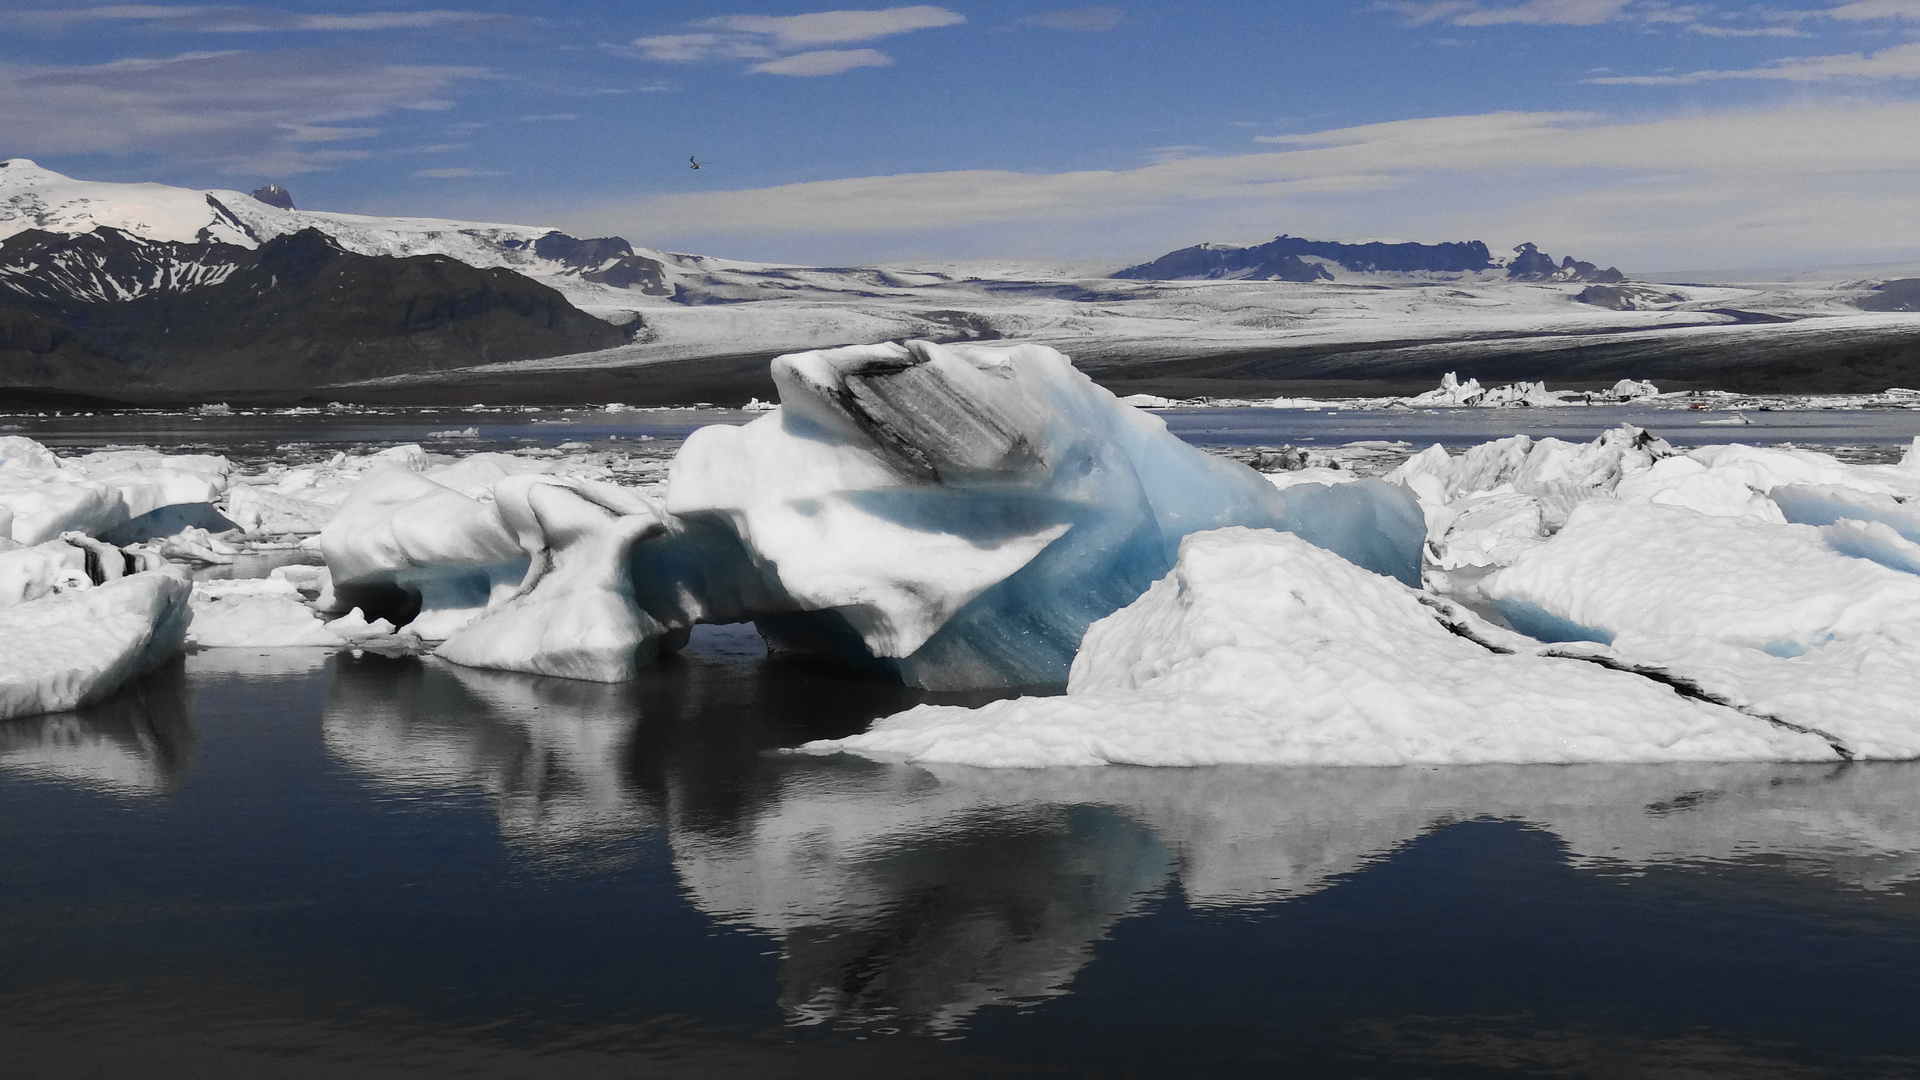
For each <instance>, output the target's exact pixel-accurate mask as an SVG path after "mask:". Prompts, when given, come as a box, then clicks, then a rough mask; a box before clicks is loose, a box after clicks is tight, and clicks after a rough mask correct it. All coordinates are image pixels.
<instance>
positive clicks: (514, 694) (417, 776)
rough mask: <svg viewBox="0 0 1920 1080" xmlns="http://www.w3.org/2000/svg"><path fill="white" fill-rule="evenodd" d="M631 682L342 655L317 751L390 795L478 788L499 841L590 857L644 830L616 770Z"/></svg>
mask: <svg viewBox="0 0 1920 1080" xmlns="http://www.w3.org/2000/svg"><path fill="white" fill-rule="evenodd" d="M637 700H638V699H637V695H636V691H635V684H632V683H613V684H606V683H589V682H580V681H577V680H573V679H554V678H545V677H541V676H523V675H515V674H511V673H507V672H497V671H483V670H479V669H476V668H465V667H460V666H458V665H455V664H448V663H443V662H438V661H428V662H424V663H423V662H420V661H417V660H414V659H411V658H398V659H395V658H390V657H383V656H378V655H375V654H371V653H369V654H365V655H362V656H360V657H357V658H355V657H346V656H342V657H341V658H340V659H339V661H338V662H337V666H336V667H335V669H334V677H333V684H332V688H331V693H330V694H329V695H328V699H327V706H326V711H325V713H324V714H323V717H322V720H321V733H322V737H323V739H324V741H325V744H326V747H327V751H328V752H329V753H330V754H332V755H333V757H334V758H336V759H337V760H339V761H340V762H342V763H343V764H345V765H347V766H349V767H351V768H353V769H355V770H357V771H359V772H361V773H362V774H364V775H366V776H367V777H368V778H370V779H371V780H373V782H374V783H375V784H377V785H379V786H381V787H383V788H385V789H387V790H389V791H392V792H395V793H411V792H417V791H430V792H444V791H457V790H461V789H471V788H478V789H479V790H481V791H483V792H485V793H486V794H487V796H488V797H489V798H490V799H491V801H492V803H493V806H494V809H495V812H496V813H497V814H498V816H499V819H500V830H501V833H502V835H503V836H504V837H505V838H506V840H507V842H508V843H510V844H512V845H514V846H516V847H518V848H521V849H523V850H525V851H528V852H529V853H531V854H534V855H536V856H538V857H540V858H543V859H566V858H570V857H590V856H592V855H593V854H594V853H595V852H594V848H595V846H596V845H597V844H599V843H601V842H604V841H607V840H617V839H620V838H624V837H627V836H631V835H633V834H635V833H637V832H640V831H642V830H645V829H648V828H650V827H652V825H653V816H652V815H651V814H650V813H649V812H648V811H647V809H646V807H645V806H644V804H643V803H641V802H640V801H639V800H638V799H636V798H634V793H633V792H632V791H631V790H630V789H629V787H628V785H627V782H626V779H625V777H624V775H623V771H622V767H621V758H622V756H623V755H624V754H625V753H626V750H627V745H628V743H629V742H630V741H631V740H632V737H633V731H632V726H633V724H632V720H633V717H634V716H635V715H636V713H637V712H638V704H637Z"/></svg>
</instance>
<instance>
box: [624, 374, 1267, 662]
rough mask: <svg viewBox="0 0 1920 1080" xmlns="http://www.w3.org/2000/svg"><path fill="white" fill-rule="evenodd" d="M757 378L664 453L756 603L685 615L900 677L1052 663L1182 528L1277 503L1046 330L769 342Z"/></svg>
mask: <svg viewBox="0 0 1920 1080" xmlns="http://www.w3.org/2000/svg"><path fill="white" fill-rule="evenodd" d="M773 377H774V382H775V384H776V385H777V386H778V387H779V389H780V397H781V401H782V406H781V409H780V410H779V411H778V412H776V413H772V414H769V415H767V416H763V417H761V418H760V419H758V420H755V421H753V422H752V423H750V424H747V425H745V426H743V427H738V428H727V427H709V428H704V429H701V430H700V431H697V432H695V433H694V434H693V435H692V436H691V437H689V438H688V440H687V442H686V445H685V447H684V448H683V449H682V450H681V452H680V454H679V456H678V457H677V458H676V459H675V461H674V464H673V470H672V474H671V479H670V481H669V488H668V496H667V508H668V510H669V511H670V512H672V513H673V514H674V515H676V516H677V517H679V518H681V519H682V520H683V522H684V523H685V524H684V528H683V531H682V532H680V533H677V534H676V535H677V537H680V539H679V540H678V543H680V544H688V543H692V542H693V540H694V539H695V538H699V540H700V542H702V543H704V544H706V545H708V550H709V552H710V554H709V555H707V556H706V557H705V560H704V561H705V562H706V563H708V564H709V566H711V565H712V564H714V563H715V562H716V561H717V559H718V554H717V553H718V552H719V550H720V547H722V546H723V540H726V539H730V540H731V542H732V543H733V544H734V545H736V546H737V547H738V548H740V549H743V552H744V556H743V559H742V560H741V561H744V562H745V563H746V564H748V565H749V566H750V568H751V570H752V571H753V572H754V575H753V576H757V582H755V583H753V584H752V585H742V584H739V583H738V582H737V581H736V583H735V585H734V587H735V588H737V589H740V590H742V592H743V593H745V592H755V593H757V595H756V596H754V597H753V598H752V600H751V601H750V602H749V601H747V600H743V599H739V598H728V597H724V596H720V595H718V594H717V593H716V592H715V591H714V590H708V593H707V595H706V597H705V599H704V600H703V601H702V603H703V604H704V608H703V609H702V610H700V611H697V612H693V613H692V614H693V616H694V617H695V618H698V619H700V620H702V621H712V622H731V621H737V620H739V619H741V618H751V619H754V620H755V621H756V622H757V623H758V625H759V626H760V628H761V630H762V632H763V633H767V634H768V636H769V639H770V640H771V641H773V643H774V644H775V645H776V646H779V647H785V648H792V649H799V650H806V651H829V652H838V653H840V654H842V655H845V656H847V657H848V658H849V659H852V660H854V661H856V662H865V663H868V664H872V665H874V666H877V667H880V668H882V669H884V670H889V671H891V672H894V673H896V674H898V675H899V676H900V677H902V678H903V679H905V680H906V681H907V682H909V683H911V684H914V685H920V686H928V687H935V688H956V687H964V686H983V685H1018V684H1025V683H1047V682H1059V681H1061V680H1062V679H1063V678H1064V676H1065V674H1066V671H1067V667H1068V664H1069V662H1070V661H1071V659H1072V656H1073V652H1074V649H1075V647H1076V646H1077V644H1078V642H1079V639H1080V635H1081V633H1082V632H1083V631H1084V630H1085V628H1086V625H1087V624H1088V623H1090V622H1091V621H1093V620H1094V619H1096V618H1099V617H1100V616H1102V615H1105V614H1107V613H1108V612H1111V611H1113V610H1115V609H1116V608H1118V607H1120V606H1121V605H1123V604H1125V603H1127V602H1129V601H1130V600H1132V599H1133V598H1134V597H1135V596H1137V595H1139V593H1140V592H1141V591H1142V590H1144V589H1145V588H1146V586H1147V585H1148V584H1149V583H1150V582H1151V581H1152V580H1153V579H1154V578H1155V577H1157V576H1159V575H1160V574H1161V573H1163V572H1164V571H1165V570H1166V568H1167V567H1168V566H1169V565H1171V563H1172V560H1173V557H1174V552H1175V550H1176V545H1177V544H1178V542H1179V539H1180V537H1182V536H1184V535H1186V534H1187V533H1189V532H1192V531H1194V530H1196V529H1205V528H1215V527H1218V526H1221V525H1227V524H1236V523H1249V524H1259V525H1270V524H1274V523H1276V522H1277V521H1278V519H1279V517H1280V515H1281V513H1282V512H1283V507H1282V505H1281V504H1280V502H1279V497H1278V494H1277V493H1276V492H1275V491H1274V490H1273V488H1272V487H1271V486H1270V485H1269V484H1267V483H1266V481H1264V480H1263V479H1261V477H1260V476H1259V474H1257V473H1255V472H1253V471H1252V470H1250V469H1248V468H1246V467H1245V466H1243V465H1239V464H1237V463H1234V462H1230V461H1226V460H1223V459H1221V458H1217V457H1213V456H1211V455H1208V454H1206V453H1204V452H1202V451H1200V450H1197V449H1195V448H1193V447H1191V446H1188V445H1187V444H1185V443H1183V442H1181V441H1180V440H1178V439H1176V438H1174V437H1173V436H1171V435H1169V434H1168V433H1167V431H1166V426H1165V424H1164V423H1163V422H1162V421H1161V420H1160V419H1159V418H1157V417H1154V416H1152V415H1150V414H1147V413H1144V412H1141V411H1139V410H1137V409H1131V408H1123V407H1121V406H1120V405H1119V404H1118V402H1117V401H1116V399H1115V398H1114V397H1113V396H1112V395H1111V394H1110V393H1108V392H1107V391H1105V390H1103V389H1100V388H1099V387H1096V386H1094V385H1093V383H1092V382H1091V381H1090V380H1089V379H1087V377H1086V376H1085V375H1083V374H1081V373H1080V372H1078V371H1076V370H1074V368H1073V367H1072V365H1071V364H1070V363H1069V362H1068V361H1067V358H1066V357H1064V356H1062V355H1060V354H1059V353H1057V352H1055V351H1053V350H1051V349H1047V348H1044V347H1041V346H1036V345H1020V346H1015V347H1012V348H989V347H985V346H941V345H934V344H930V343H927V342H912V343H909V344H908V345H905V346H902V345H892V344H888V345H871V346H854V347H849V348H843V349H832V350H826V351H821V352H810V353H799V354H795V355H790V356H783V357H780V358H779V359H777V360H775V361H774V364H773ZM654 547H655V545H645V546H643V549H642V558H643V560H645V559H646V558H648V557H649V556H648V550H649V549H652V548H654ZM674 549H675V545H673V544H669V545H664V546H662V547H661V548H660V549H659V552H658V557H661V558H665V557H666V555H667V554H668V553H670V552H672V551H673V550H674ZM663 575H664V576H669V577H670V576H671V575H670V574H665V572H664V571H655V572H648V571H646V570H643V579H644V578H648V577H653V578H659V577H661V576H663ZM737 577H738V575H735V578H737ZM729 580H734V579H733V578H730V579H729ZM642 584H643V588H644V587H646V586H645V581H644V580H643V583H642ZM767 605H775V606H771V607H769V606H767ZM648 607H649V610H653V611H655V612H656V613H658V612H659V610H660V608H659V606H658V605H657V604H656V603H649V604H648ZM783 607H784V608H785V609H786V610H787V611H788V612H790V613H789V614H784V615H783V614H782V613H781V612H782V608H783Z"/></svg>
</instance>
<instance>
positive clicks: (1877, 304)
mask: <svg viewBox="0 0 1920 1080" xmlns="http://www.w3.org/2000/svg"><path fill="white" fill-rule="evenodd" d="M1853 306H1854V307H1857V308H1859V309H1860V310H1861V311H1920V278H1895V279H1893V280H1892V281H1883V282H1881V283H1880V284H1878V285H1875V286H1874V287H1873V291H1872V292H1870V293H1868V294H1867V295H1865V296H1863V297H1861V298H1860V299H1858V300H1855V301H1854V302H1853Z"/></svg>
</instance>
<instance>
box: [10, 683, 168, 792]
mask: <svg viewBox="0 0 1920 1080" xmlns="http://www.w3.org/2000/svg"><path fill="white" fill-rule="evenodd" d="M194 747H195V738H194V731H193V723H192V721H191V720H189V719H188V716H187V680H186V674H185V670H184V667H183V665H182V664H181V662H180V661H178V660H175V661H174V662H172V663H170V664H167V665H165V666H163V667H161V668H160V669H159V670H157V671H155V672H153V673H152V674H150V675H148V676H146V677H145V678H142V679H137V680H135V681H134V682H132V683H130V684H128V685H126V686H123V687H121V688H120V689H119V690H118V691H117V692H115V693H114V694H113V696H112V697H109V698H106V699H104V700H102V701H99V702H96V703H94V704H92V705H86V706H82V707H81V708H79V709H76V710H74V711H72V712H63V713H49V714H47V715H45V716H29V717H23V718H21V719H18V720H9V721H6V722H5V723H0V769H3V770H6V771H7V772H10V773H17V774H21V775H25V776H35V777H45V778H48V779H55V780H63V781H68V782H71V783H78V784H84V785H86V786H88V787H93V788H99V789H102V790H105V791H109V792H112V793H114V794H116V795H164V794H166V793H168V792H171V791H172V790H174V789H175V788H177V787H179V786H180V782H181V781H182V780H184V779H185V778H186V775H187V772H188V770H190V769H191V768H192V767H193V756H194Z"/></svg>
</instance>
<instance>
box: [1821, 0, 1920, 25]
mask: <svg viewBox="0 0 1920 1080" xmlns="http://www.w3.org/2000/svg"><path fill="white" fill-rule="evenodd" d="M1819 14H1821V15H1824V16H1826V17H1827V18H1829V19H1844V20H1847V21H1850V22H1866V21H1869V20H1874V19H1920V0H1856V2H1855V3H1851V4H1841V5H1840V6H1839V7H1836V8H1828V9H1827V10H1826V11H1822V12H1820V13H1819Z"/></svg>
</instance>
